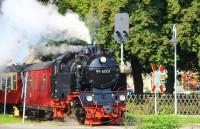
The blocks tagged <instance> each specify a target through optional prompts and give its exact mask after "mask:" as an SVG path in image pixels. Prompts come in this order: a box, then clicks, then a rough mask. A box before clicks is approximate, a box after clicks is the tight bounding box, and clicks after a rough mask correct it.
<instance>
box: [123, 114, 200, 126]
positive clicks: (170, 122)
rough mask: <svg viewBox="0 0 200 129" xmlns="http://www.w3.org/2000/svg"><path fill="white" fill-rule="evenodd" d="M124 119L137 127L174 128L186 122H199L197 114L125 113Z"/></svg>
mask: <svg viewBox="0 0 200 129" xmlns="http://www.w3.org/2000/svg"><path fill="white" fill-rule="evenodd" d="M126 121H127V122H129V123H133V124H134V125H136V126H137V127H138V128H139V129H168V128H170V129H176V128H178V127H182V126H184V125H187V124H200V117H197V116H175V115H168V114H159V115H133V114H128V113H127V115H126Z"/></svg>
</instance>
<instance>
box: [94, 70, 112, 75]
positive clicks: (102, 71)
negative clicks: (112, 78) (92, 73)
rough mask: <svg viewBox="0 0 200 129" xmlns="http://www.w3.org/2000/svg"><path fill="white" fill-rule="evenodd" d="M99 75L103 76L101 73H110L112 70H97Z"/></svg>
mask: <svg viewBox="0 0 200 129" xmlns="http://www.w3.org/2000/svg"><path fill="white" fill-rule="evenodd" d="M96 73H97V74H101V73H110V69H104V70H103V69H102V70H96Z"/></svg>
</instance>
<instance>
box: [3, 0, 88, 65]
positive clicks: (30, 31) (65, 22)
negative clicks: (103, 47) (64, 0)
mask: <svg viewBox="0 0 200 129" xmlns="http://www.w3.org/2000/svg"><path fill="white" fill-rule="evenodd" d="M0 6H1V7H0V65H3V64H4V63H5V62H6V61H8V60H10V59H12V60H16V61H17V62H20V61H23V59H24V58H25V57H26V56H27V55H28V52H29V48H30V47H31V48H37V47H39V46H40V44H41V43H47V42H48V41H49V40H63V39H73V38H75V39H80V40H84V41H86V42H88V43H90V42H91V39H90V34H89V30H88V28H87V27H86V25H85V23H84V22H83V21H81V20H80V18H79V16H78V14H76V13H73V12H70V11H68V12H67V13H66V14H65V15H61V14H59V13H58V12H57V8H56V7H55V6H53V5H42V4H41V3H39V2H37V1H36V0H4V1H3V2H0ZM67 47H68V46H65V47H63V48H65V49H66V48H67ZM74 49H75V48H74ZM38 50H41V49H38ZM42 50H43V51H44V49H42ZM52 50H55V48H52V49H50V48H48V49H47V50H45V52H44V53H45V54H46V52H48V51H51V53H52ZM66 50H67V49H66ZM68 50H71V49H70V47H69V49H68ZM56 51H59V49H56ZM61 51H63V49H62V50H61Z"/></svg>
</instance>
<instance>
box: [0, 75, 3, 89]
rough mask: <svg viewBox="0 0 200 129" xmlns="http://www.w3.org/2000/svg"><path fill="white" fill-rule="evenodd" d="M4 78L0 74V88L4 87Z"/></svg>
mask: <svg viewBox="0 0 200 129" xmlns="http://www.w3.org/2000/svg"><path fill="white" fill-rule="evenodd" d="M2 79H3V78H2V76H1V75H0V90H3V87H2V85H3V84H2Z"/></svg>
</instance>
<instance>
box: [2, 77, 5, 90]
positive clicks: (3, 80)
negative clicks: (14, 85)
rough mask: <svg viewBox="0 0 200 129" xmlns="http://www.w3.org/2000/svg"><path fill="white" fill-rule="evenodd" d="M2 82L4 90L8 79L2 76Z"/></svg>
mask: <svg viewBox="0 0 200 129" xmlns="http://www.w3.org/2000/svg"><path fill="white" fill-rule="evenodd" d="M1 83H2V90H4V89H5V85H6V79H5V78H2V79H1Z"/></svg>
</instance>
